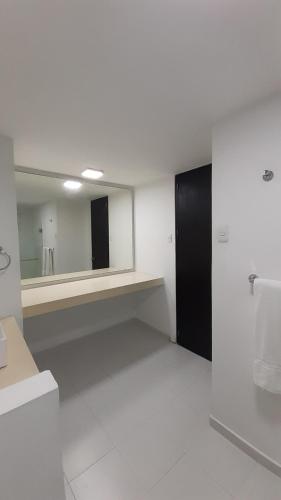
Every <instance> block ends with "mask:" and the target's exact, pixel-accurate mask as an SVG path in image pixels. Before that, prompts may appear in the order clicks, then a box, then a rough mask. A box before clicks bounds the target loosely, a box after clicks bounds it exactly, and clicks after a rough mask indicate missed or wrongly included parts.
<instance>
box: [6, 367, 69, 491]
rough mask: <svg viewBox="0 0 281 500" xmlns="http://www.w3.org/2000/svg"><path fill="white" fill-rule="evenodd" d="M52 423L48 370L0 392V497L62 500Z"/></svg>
mask: <svg viewBox="0 0 281 500" xmlns="http://www.w3.org/2000/svg"><path fill="white" fill-rule="evenodd" d="M58 419H59V395H58V386H57V384H56V382H55V380H54V378H53V376H52V374H51V373H50V372H49V371H46V372H43V373H40V374H38V375H35V376H33V377H30V378H27V379H25V380H23V381H22V382H18V383H17V384H13V385H11V386H8V387H6V388H4V389H2V390H1V391H0V440H1V446H0V464H1V466H0V485H1V493H0V496H1V498H3V499H5V500H16V499H20V500H39V499H40V500H50V499H56V500H65V493H64V482H63V471H62V461H61V451H60V438H59V427H58Z"/></svg>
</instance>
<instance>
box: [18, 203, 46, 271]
mask: <svg viewBox="0 0 281 500" xmlns="http://www.w3.org/2000/svg"><path fill="white" fill-rule="evenodd" d="M17 214H18V229H19V246H20V270H21V278H22V279H25V278H34V277H36V276H39V275H40V273H41V251H42V245H40V244H39V243H40V242H41V240H42V238H41V234H40V233H39V225H38V222H37V219H38V217H37V207H34V206H26V205H18V210H17Z"/></svg>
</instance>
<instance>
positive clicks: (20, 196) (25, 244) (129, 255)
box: [15, 171, 134, 283]
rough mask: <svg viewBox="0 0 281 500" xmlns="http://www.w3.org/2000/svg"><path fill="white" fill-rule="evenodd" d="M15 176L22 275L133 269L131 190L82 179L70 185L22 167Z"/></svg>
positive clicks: (40, 277) (31, 277) (41, 277)
mask: <svg viewBox="0 0 281 500" xmlns="http://www.w3.org/2000/svg"><path fill="white" fill-rule="evenodd" d="M15 177H16V191H17V213H18V228H19V246H20V266H21V278H22V280H30V283H32V282H33V281H34V282H36V280H38V282H39V283H40V281H43V280H44V281H48V279H47V277H52V280H53V279H54V276H56V275H64V274H68V273H81V277H83V276H84V275H87V274H89V275H90V274H96V273H100V272H101V271H100V270H104V271H105V272H115V271H121V270H127V269H132V268H133V265H134V262H133V196H132V191H131V190H130V189H127V188H120V187H115V186H109V185H101V184H94V183H92V182H85V181H84V180H81V181H80V179H79V181H80V182H81V185H80V187H79V188H78V189H75V190H73V189H72V190H71V189H67V188H66V187H65V185H64V183H65V181H66V180H67V178H63V177H51V176H47V175H41V174H40V175H39V174H37V173H36V174H34V173H29V172H28V173H27V172H22V171H16V172H15ZM79 276H80V275H77V277H79ZM50 279H51V278H50ZM58 279H59V277H58ZM24 283H25V282H24Z"/></svg>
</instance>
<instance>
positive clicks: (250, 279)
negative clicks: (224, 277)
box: [248, 273, 258, 295]
mask: <svg viewBox="0 0 281 500" xmlns="http://www.w3.org/2000/svg"><path fill="white" fill-rule="evenodd" d="M256 278H258V275H257V274H255V273H252V274H249V276H248V281H249V283H250V292H251V295H254V284H255V279H256Z"/></svg>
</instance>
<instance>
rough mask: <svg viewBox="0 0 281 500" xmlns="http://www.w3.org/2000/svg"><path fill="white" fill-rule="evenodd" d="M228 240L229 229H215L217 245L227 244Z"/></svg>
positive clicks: (220, 227) (225, 227)
mask: <svg viewBox="0 0 281 500" xmlns="http://www.w3.org/2000/svg"><path fill="white" fill-rule="evenodd" d="M228 240H229V228H228V226H219V227H218V228H217V241H218V242H219V243H227V242H228Z"/></svg>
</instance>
